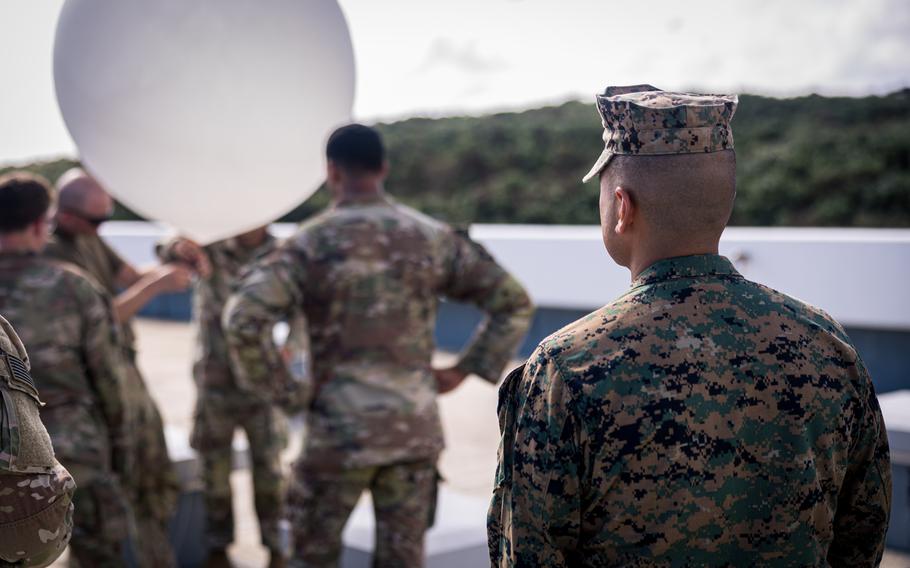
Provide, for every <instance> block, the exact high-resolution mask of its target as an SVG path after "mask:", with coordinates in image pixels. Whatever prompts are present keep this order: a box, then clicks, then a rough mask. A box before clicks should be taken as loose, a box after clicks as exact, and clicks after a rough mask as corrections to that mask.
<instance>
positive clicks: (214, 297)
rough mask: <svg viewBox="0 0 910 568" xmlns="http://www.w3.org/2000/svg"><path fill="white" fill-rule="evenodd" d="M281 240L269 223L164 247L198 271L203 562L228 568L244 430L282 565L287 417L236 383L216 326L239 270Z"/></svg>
mask: <svg viewBox="0 0 910 568" xmlns="http://www.w3.org/2000/svg"><path fill="white" fill-rule="evenodd" d="M277 244H278V241H277V239H275V237H273V236H272V235H271V234H270V233H269V232H268V229H267V228H266V227H261V228H259V229H254V230H252V231H249V232H246V233H243V234H241V235H237V236H235V237H231V238H228V239H224V240H221V241H217V242H215V243H212V244H209V245H206V246H204V247H202V249H201V252H202V253H203V254H202V255H200V254H199V251H198V248H197V247H196V246H194V243H192V241H189V240H188V239H184V238H176V239H173V240H171V241H169V242H167V243H165V244H164V246H163V247H162V248H161V249H160V250H159V255H160V256H161V258H162V260H163V261H165V262H190V263H191V264H192V265H193V268H194V269H195V270H196V271H197V273H198V274H199V279H198V280H197V281H196V284H195V286H194V290H193V316H194V319H195V320H196V324H197V330H196V355H195V357H196V358H195V363H194V365H193V377H194V378H195V381H196V386H197V389H198V391H197V399H196V414H195V424H194V426H193V434H192V436H191V440H190V442H191V445H192V446H193V448H195V449H196V450H197V451H198V452H199V455H200V457H201V458H202V470H203V479H204V483H205V503H206V515H207V521H208V522H207V528H208V533H207V535H206V540H207V545H208V547H209V550H210V552H209V558H208V564H207V566H210V567H211V568H216V567H219V566H229V565H230V563H229V561H228V557H227V547H228V545H230V544H231V543H232V542H233V541H234V516H233V500H232V498H231V484H230V473H231V465H232V455H233V454H232V450H231V447H232V446H231V442H232V441H233V439H234V431H235V430H236V429H237V428H238V427H241V428H243V429H244V431H245V432H246V435H247V439H248V440H249V448H250V458H251V461H252V466H253V493H254V497H255V505H256V514H257V516H258V518H259V530H260V534H261V536H262V544H263V545H264V546H265V547H266V548H268V549H269V551H270V554H271V561H270V566H281V565H282V563H283V561H284V555H285V554H286V551H284V550H282V542H281V540H282V539H281V536H280V529H279V523H280V522H281V520H282V519H283V518H284V507H283V505H284V491H283V481H282V475H281V451H282V449H284V446H285V443H286V441H287V424H286V421H287V419H286V418H285V417H284V414H283V413H282V411H281V410H280V409H278V408H277V407H275V406H274V405H272V404H270V403H268V402H263V401H261V400H258V399H256V398H251V397H250V396H249V394H248V393H247V392H245V391H243V390H240V389H238V388H237V384H236V380H235V379H234V374H233V372H232V371H231V366H230V359H229V357H228V346H227V342H226V341H225V338H224V331H223V329H222V327H221V313H222V311H223V310H224V305H225V303H226V302H227V299H228V297H229V296H230V294H231V291H232V290H233V288H234V287H235V285H236V282H237V280H238V279H239V278H240V275H241V274H242V272H243V271H244V269H246V268H248V267H249V265H250V264H251V263H253V262H254V261H255V260H256V259H259V258H262V257H264V256H266V255H267V254H269V253H270V252H272V251H274V250H275V248H276V247H277Z"/></svg>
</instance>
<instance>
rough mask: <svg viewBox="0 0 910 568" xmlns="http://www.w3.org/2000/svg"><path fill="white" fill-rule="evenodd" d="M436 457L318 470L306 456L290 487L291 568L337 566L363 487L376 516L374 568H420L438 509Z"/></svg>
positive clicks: (299, 463) (295, 469)
mask: <svg viewBox="0 0 910 568" xmlns="http://www.w3.org/2000/svg"><path fill="white" fill-rule="evenodd" d="M437 480H438V474H437V470H436V460H435V459H434V460H427V461H419V462H411V463H399V464H391V465H386V466H377V467H367V468H360V469H348V470H343V471H341V472H326V471H319V470H317V469H315V468H310V467H308V464H306V463H305V462H304V461H303V460H301V461H299V462H297V463H296V464H295V466H294V476H293V477H292V479H291V484H290V487H289V489H288V516H289V519H290V521H291V526H293V527H294V557H293V559H292V561H291V566H295V567H298V568H303V567H306V568H329V567H332V568H334V567H336V566H338V561H339V558H340V556H341V547H342V542H341V533H342V530H343V529H344V525H345V523H346V522H347V520H348V517H349V516H350V515H351V512H352V511H353V509H354V506H355V505H356V504H357V501H358V500H359V499H360V496H361V494H362V493H363V492H364V491H369V492H370V494H371V496H372V498H373V509H374V512H375V516H376V547H375V550H374V552H373V566H374V567H375V568H416V567H419V566H423V564H424V550H423V541H424V533H425V532H426V531H427V529H428V528H429V527H430V526H432V524H433V520H434V519H433V517H434V516H435V512H436V486H437Z"/></svg>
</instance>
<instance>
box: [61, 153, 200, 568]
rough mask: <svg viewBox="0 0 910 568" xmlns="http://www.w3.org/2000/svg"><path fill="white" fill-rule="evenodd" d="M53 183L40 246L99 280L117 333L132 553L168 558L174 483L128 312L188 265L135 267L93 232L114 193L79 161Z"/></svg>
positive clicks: (173, 282) (146, 565)
mask: <svg viewBox="0 0 910 568" xmlns="http://www.w3.org/2000/svg"><path fill="white" fill-rule="evenodd" d="M57 185H58V188H59V196H60V204H59V210H58V211H57V215H56V221H57V228H56V230H55V231H54V236H53V238H52V239H51V241H50V243H49V244H48V247H47V249H46V250H45V252H44V254H45V256H47V257H49V258H54V259H57V260H61V261H64V262H68V263H72V264H73V265H75V266H78V267H79V268H81V269H82V270H84V271H85V272H86V273H88V274H89V275H90V276H91V277H92V278H93V279H95V281H97V282H98V283H99V284H100V285H101V287H102V289H103V290H104V292H105V293H106V295H107V296H108V301H109V302H110V303H111V305H112V306H113V313H114V316H115V319H116V324H117V327H118V329H119V333H120V335H121V337H122V341H121V344H122V346H123V350H124V357H123V359H124V372H125V375H126V376H125V381H126V395H127V405H128V406H129V407H130V416H131V418H130V423H129V424H128V425H127V430H128V434H127V435H128V437H129V438H130V441H131V445H132V448H133V450H134V451H135V453H136V455H135V456H133V457H132V459H133V461H135V462H136V466H137V467H136V470H135V472H134V473H133V475H132V476H131V477H130V478H129V479H127V480H125V482H126V484H127V489H128V492H129V498H130V501H131V503H132V506H133V511H134V514H135V518H136V524H137V531H136V533H137V534H136V535H135V541H134V545H135V553H136V556H137V560H138V562H139V564H140V566H141V567H143V568H167V567H169V566H174V565H175V564H176V559H175V558H174V552H173V550H172V548H171V545H170V542H169V541H168V532H167V531H168V522H169V520H170V518H171V516H172V515H173V513H174V508H175V506H176V502H177V494H178V489H179V488H178V486H177V478H176V475H175V474H174V471H173V468H172V467H171V462H170V457H169V456H168V451H167V443H166V441H165V437H164V423H163V421H162V419H161V413H160V412H159V410H158V405H157V404H156V403H155V400H154V399H153V398H152V396H151V393H150V392H149V390H148V387H147V386H146V384H145V379H144V378H143V376H142V372H141V371H140V369H139V366H138V364H137V362H136V349H135V333H134V332H133V327H132V317H133V316H134V315H135V314H136V313H137V312H138V311H139V310H140V309H141V308H142V307H143V306H144V305H146V304H147V303H148V302H149V301H151V300H152V299H153V298H155V297H156V296H157V295H158V294H161V293H164V292H178V291H182V290H185V289H186V288H187V286H188V285H189V283H190V276H191V272H190V270H189V269H188V268H187V267H186V266H181V265H178V264H175V263H171V264H164V265H160V266H155V267H152V268H149V269H146V270H140V269H137V268H135V267H133V266H132V265H130V263H128V262H127V261H126V260H124V259H123V258H121V257H120V256H119V255H118V254H117V253H116V252H115V251H114V250H113V249H112V248H111V247H110V246H109V245H108V244H107V243H105V242H104V240H102V239H101V237H100V236H99V235H98V229H99V227H100V226H101V225H102V224H103V223H104V222H105V221H107V220H108V219H110V218H111V216H112V214H113V210H114V202H113V199H111V196H110V195H108V194H107V192H106V191H105V190H104V188H102V187H101V185H100V184H99V183H98V182H97V181H96V180H95V179H93V178H92V177H91V176H89V175H88V174H86V173H85V172H84V171H82V170H80V169H73V170H70V171H68V172H66V173H65V174H64V175H63V176H62V177H61V178H60V179H59V180H58V182H57Z"/></svg>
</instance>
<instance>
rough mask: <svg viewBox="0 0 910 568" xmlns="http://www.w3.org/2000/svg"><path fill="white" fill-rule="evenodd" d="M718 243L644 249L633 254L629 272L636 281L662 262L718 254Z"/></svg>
mask: <svg viewBox="0 0 910 568" xmlns="http://www.w3.org/2000/svg"><path fill="white" fill-rule="evenodd" d="M718 252H719V243H718V242H716V241H715V242H704V243H687V244H677V245H672V246H660V247H653V248H642V249H641V250H639V251H635V252H634V253H633V254H632V258H631V259H630V261H629V265H628V268H629V272H631V273H632V280H633V281H634V280H635V279H636V278H638V276H639V275H640V274H641V273H642V272H643V271H644V270H645V269H646V268H648V267H649V266H651V265H652V264H654V263H656V262H660V261H661V260H666V259H668V258H678V257H681V256H695V255H702V254H718Z"/></svg>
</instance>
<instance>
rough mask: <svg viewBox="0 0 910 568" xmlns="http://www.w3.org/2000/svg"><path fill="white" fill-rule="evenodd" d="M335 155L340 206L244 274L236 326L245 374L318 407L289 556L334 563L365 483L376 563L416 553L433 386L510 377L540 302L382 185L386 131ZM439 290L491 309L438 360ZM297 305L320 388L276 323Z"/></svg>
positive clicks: (417, 558)
mask: <svg viewBox="0 0 910 568" xmlns="http://www.w3.org/2000/svg"><path fill="white" fill-rule="evenodd" d="M327 156H328V161H329V166H328V174H329V175H328V183H329V187H330V188H331V189H332V191H333V195H334V203H333V205H332V206H331V207H330V208H329V209H327V210H326V211H324V212H322V213H321V214H319V215H317V216H316V217H315V218H313V219H311V220H310V221H308V222H306V223H304V224H303V225H302V226H301V227H300V229H299V230H298V231H297V233H296V234H295V235H294V236H292V237H291V238H290V239H288V240H287V241H286V242H285V243H284V244H282V245H281V246H280V247H279V248H278V250H277V251H275V252H274V253H272V254H271V255H269V256H268V257H267V258H266V259H265V260H264V261H263V262H262V263H260V264H258V265H257V267H256V268H255V269H254V270H252V271H251V272H250V274H249V275H248V276H247V277H246V278H245V279H244V280H243V281H242V283H241V285H240V288H239V290H238V292H237V293H236V294H235V295H234V296H232V298H231V299H230V300H229V301H228V305H227V307H226V309H225V314H224V322H225V329H226V332H227V336H228V342H229V344H230V346H231V350H232V357H233V358H234V362H235V364H236V365H235V366H236V368H237V369H238V380H239V381H241V382H242V384H243V385H244V386H245V388H247V389H248V390H249V391H250V392H251V393H254V394H255V395H256V396H259V397H262V398H263V399H265V400H276V401H282V402H283V403H284V404H286V405H288V406H290V407H294V408H300V407H305V408H306V409H307V415H306V425H307V435H306V439H305V442H304V448H303V452H302V455H301V456H300V458H299V460H298V461H297V463H296V464H295V466H294V475H293V478H292V480H291V484H290V488H289V498H288V507H289V516H290V520H291V523H292V526H293V527H294V530H295V535H294V536H295V539H294V540H295V557H294V559H293V562H294V563H296V565H297V566H307V567H314V566H316V567H322V566H335V565H336V564H337V562H338V556H339V553H340V549H341V532H342V528H343V527H344V524H345V521H346V520H347V518H348V516H349V515H350V512H351V510H352V509H353V508H354V505H355V504H356V502H357V500H358V498H359V497H360V495H361V493H362V492H363V491H364V490H369V491H370V492H371V493H372V497H373V503H374V507H375V512H376V519H377V536H376V550H375V553H374V565H376V566H380V567H382V566H409V567H410V566H420V565H422V563H423V535H424V532H425V531H426V529H427V527H428V526H429V525H430V524H431V523H432V516H433V511H434V508H435V495H436V483H437V472H436V462H437V458H438V456H439V453H440V452H441V451H442V449H443V435H442V428H441V423H440V418H439V412H438V409H437V405H436V396H437V394H438V392H440V391H442V392H444V391H448V390H451V389H453V388H455V387H456V386H457V385H458V384H459V383H460V382H461V381H462V380H463V379H464V377H465V376H466V375H467V374H469V373H472V374H476V375H478V376H480V377H482V378H484V379H486V380H488V381H490V382H494V383H495V382H496V381H498V379H499V377H500V373H501V371H502V369H503V367H504V365H505V364H506V363H507V362H508V360H509V358H510V357H511V356H512V354H513V351H514V349H515V348H516V347H517V345H518V343H519V341H520V340H521V338H522V337H523V335H524V333H525V331H526V329H527V327H528V324H529V321H530V317H531V315H532V306H531V302H530V300H529V299H528V296H527V294H526V293H525V291H524V289H523V288H522V287H521V285H520V284H519V283H518V282H517V281H516V280H515V279H514V278H512V277H511V276H510V275H509V274H508V273H507V272H506V271H505V270H504V269H503V268H502V267H501V266H499V265H498V264H497V263H496V261H495V260H494V259H493V258H492V257H491V256H490V255H489V254H487V252H486V251H485V250H484V249H483V248H482V247H481V246H480V245H478V244H476V243H474V242H473V241H471V240H470V239H469V238H468V237H467V236H466V235H464V234H461V233H458V232H456V231H454V230H452V229H451V228H450V227H448V226H446V225H444V224H443V223H439V222H437V221H434V220H432V219H430V218H428V217H426V216H424V215H422V214H420V213H418V212H417V211H414V210H413V209H410V208H408V207H405V206H403V205H401V204H399V203H396V202H395V201H393V200H392V199H390V198H388V197H386V196H385V195H384V194H383V192H382V180H383V179H384V177H385V172H386V165H385V162H384V152H383V149H382V143H381V141H380V139H379V136H378V134H376V133H375V131H373V130H371V129H368V128H367V127H364V126H359V125H351V126H348V127H344V128H342V129H340V130H338V131H336V133H334V134H333V135H332V137H331V138H330V140H329V143H328V147H327ZM440 296H445V297H448V298H451V299H454V300H457V301H466V302H471V303H473V304H475V305H476V306H478V307H479V308H480V309H481V310H483V311H484V312H485V313H486V319H485V320H484V322H483V323H482V324H481V326H480V327H479V329H478V330H477V333H476V334H475V335H474V337H473V339H472V340H471V342H470V343H469V345H468V346H467V347H466V348H465V350H464V352H463V353H462V354H461V356H460V358H459V360H458V363H457V364H456V365H455V366H454V367H453V368H450V369H437V370H433V369H432V368H431V365H430V359H431V356H432V354H433V349H434V341H433V331H434V325H435V320H436V313H437V308H438V303H439V297H440ZM293 309H301V310H302V312H303V314H304V315H305V316H306V320H307V329H308V330H309V340H310V349H311V360H312V365H313V369H312V376H313V384H312V385H309V386H310V387H312V388H307V385H306V384H305V383H304V384H303V385H300V384H297V383H295V381H294V379H293V378H291V377H290V375H289V373H288V370H287V369H286V368H285V366H284V364H283V362H282V360H281V357H280V356H279V354H278V352H277V350H276V349H275V348H274V346H273V345H272V342H271V340H270V337H269V334H270V330H271V328H272V325H273V324H274V322H275V321H277V320H279V319H281V318H284V317H286V315H287V314H288V313H289V312H290V311H291V310H293Z"/></svg>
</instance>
